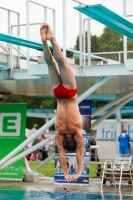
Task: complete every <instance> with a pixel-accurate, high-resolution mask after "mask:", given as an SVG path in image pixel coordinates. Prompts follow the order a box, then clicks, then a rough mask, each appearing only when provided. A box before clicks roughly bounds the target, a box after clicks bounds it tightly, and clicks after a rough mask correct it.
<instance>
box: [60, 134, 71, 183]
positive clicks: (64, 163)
mask: <svg viewBox="0 0 133 200" xmlns="http://www.w3.org/2000/svg"><path fill="white" fill-rule="evenodd" d="M63 141H64V137H63V136H61V135H57V136H56V144H57V147H58V151H59V154H60V162H61V166H62V169H63V172H64V176H65V179H66V180H67V181H68V182H71V181H73V180H74V177H73V176H70V175H69V174H68V171H67V161H66V156H65V149H64V147H63Z"/></svg>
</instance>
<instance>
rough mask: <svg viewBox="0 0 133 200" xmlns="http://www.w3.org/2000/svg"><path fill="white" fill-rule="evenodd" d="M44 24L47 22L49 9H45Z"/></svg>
mask: <svg viewBox="0 0 133 200" xmlns="http://www.w3.org/2000/svg"><path fill="white" fill-rule="evenodd" d="M44 22H47V8H46V7H44Z"/></svg>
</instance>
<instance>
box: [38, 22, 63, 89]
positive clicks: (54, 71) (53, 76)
mask: <svg viewBox="0 0 133 200" xmlns="http://www.w3.org/2000/svg"><path fill="white" fill-rule="evenodd" d="M40 34H41V37H42V44H43V53H44V60H45V61H46V63H47V65H48V70H49V77H50V81H51V84H52V86H53V89H54V88H56V87H57V86H58V85H59V84H60V83H61V77H60V72H59V69H58V66H57V63H56V62H55V59H54V58H53V57H52V53H51V51H50V49H49V47H48V43H47V27H46V26H45V25H44V24H43V25H42V26H41V28H40Z"/></svg>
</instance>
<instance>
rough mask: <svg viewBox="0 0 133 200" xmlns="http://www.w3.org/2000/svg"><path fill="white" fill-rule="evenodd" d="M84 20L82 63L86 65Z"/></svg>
mask: <svg viewBox="0 0 133 200" xmlns="http://www.w3.org/2000/svg"><path fill="white" fill-rule="evenodd" d="M85 41H86V40H85V20H84V21H83V54H84V62H83V65H84V66H85V65H86V62H85V61H86V58H85V49H86V48H85V44H86V43H85Z"/></svg>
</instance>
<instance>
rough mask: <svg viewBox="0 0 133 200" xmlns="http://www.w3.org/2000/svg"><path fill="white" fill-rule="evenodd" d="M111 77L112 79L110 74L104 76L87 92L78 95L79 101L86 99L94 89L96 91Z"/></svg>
mask: <svg viewBox="0 0 133 200" xmlns="http://www.w3.org/2000/svg"><path fill="white" fill-rule="evenodd" d="M110 79H111V77H110V76H108V77H104V78H102V79H101V80H100V81H98V82H97V83H96V84H94V85H93V86H92V87H91V88H89V89H88V90H87V91H86V92H84V93H83V94H82V95H80V96H79V97H78V103H80V102H81V101H83V100H84V99H86V98H87V97H88V96H89V95H90V94H92V93H93V92H94V91H96V90H97V89H98V88H100V87H101V86H102V85H103V84H105V83H106V82H107V81H109V80H110Z"/></svg>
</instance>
